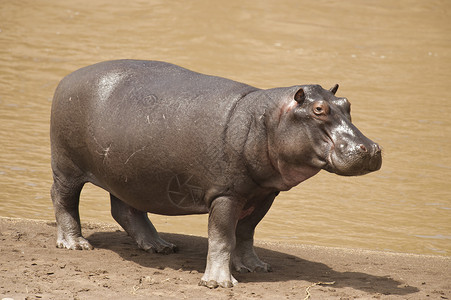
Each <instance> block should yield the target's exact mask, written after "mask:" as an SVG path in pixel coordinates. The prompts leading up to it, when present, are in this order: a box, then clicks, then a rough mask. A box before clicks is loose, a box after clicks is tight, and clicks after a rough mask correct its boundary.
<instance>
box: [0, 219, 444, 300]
mask: <svg viewBox="0 0 451 300" xmlns="http://www.w3.org/2000/svg"><path fill="white" fill-rule="evenodd" d="M55 232H56V228H55V223H54V222H48V221H37V220H25V219H11V218H2V217H0V299H3V298H6V297H8V298H13V299H16V300H17V299H126V298H127V299H158V298H161V299H304V298H306V297H307V298H308V297H310V299H355V298H358V299H451V275H450V270H451V258H450V257H442V256H424V255H411V254H400V253H387V252H377V251H367V250H356V249H341V248H328V247H317V246H306V245H289V244H285V243H284V244H282V243H267V242H257V243H256V245H257V249H256V251H257V253H258V254H259V256H260V257H261V258H262V260H264V261H267V262H268V263H270V264H271V265H272V266H273V270H274V271H273V272H271V273H264V274H261V273H249V274H234V275H235V277H236V278H237V279H238V281H239V282H240V283H239V284H238V286H236V287H234V288H232V289H222V288H220V289H216V290H210V289H207V288H205V287H199V286H198V285H197V282H198V281H199V279H200V277H201V275H202V272H203V270H204V267H205V259H206V253H207V239H206V238H203V237H197V236H188V235H179V234H172V233H162V234H161V235H162V237H163V238H164V239H166V240H168V241H171V242H173V243H175V244H176V245H178V247H179V252H178V253H176V254H171V255H158V254H150V253H146V252H144V251H142V250H140V249H138V247H137V246H136V245H135V243H134V241H133V240H132V239H131V238H130V237H129V236H127V234H126V233H125V232H124V231H123V230H122V229H121V228H120V227H119V226H114V225H109V224H100V223H87V224H84V225H83V234H84V236H85V237H87V238H88V239H89V240H90V242H91V243H92V245H93V246H94V247H95V249H94V250H93V251H69V250H64V249H57V248H55V246H54V245H55Z"/></svg>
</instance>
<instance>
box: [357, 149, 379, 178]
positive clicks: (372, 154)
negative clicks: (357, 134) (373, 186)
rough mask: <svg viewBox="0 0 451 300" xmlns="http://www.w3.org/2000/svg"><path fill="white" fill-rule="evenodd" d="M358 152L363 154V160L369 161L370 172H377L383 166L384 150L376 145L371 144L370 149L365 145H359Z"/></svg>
mask: <svg viewBox="0 0 451 300" xmlns="http://www.w3.org/2000/svg"><path fill="white" fill-rule="evenodd" d="M358 150H359V151H360V152H361V153H363V155H364V157H363V159H364V160H366V161H367V169H368V171H369V172H373V171H377V170H379V169H380V168H381V166H382V149H381V147H380V146H379V145H378V144H376V143H373V144H370V145H369V147H368V146H365V145H364V144H360V145H358Z"/></svg>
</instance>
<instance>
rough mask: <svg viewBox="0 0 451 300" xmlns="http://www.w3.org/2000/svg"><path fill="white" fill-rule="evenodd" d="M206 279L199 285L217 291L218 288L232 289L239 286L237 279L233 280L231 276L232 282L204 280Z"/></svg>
mask: <svg viewBox="0 0 451 300" xmlns="http://www.w3.org/2000/svg"><path fill="white" fill-rule="evenodd" d="M204 277H205V276H204ZM204 277H202V279H201V280H200V281H199V285H200V286H206V287H207V288H209V289H215V288H218V287H223V288H232V287H234V286H235V285H237V284H238V281H237V280H236V279H235V278H233V276H230V277H231V278H230V280H223V281H218V280H214V279H211V280H208V279H204Z"/></svg>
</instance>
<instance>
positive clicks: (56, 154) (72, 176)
mask: <svg viewBox="0 0 451 300" xmlns="http://www.w3.org/2000/svg"><path fill="white" fill-rule="evenodd" d="M337 89H338V85H335V86H334V87H332V88H331V89H329V90H327V89H323V88H322V87H321V86H320V85H296V86H290V87H278V88H271V89H259V88H256V87H253V86H250V85H247V84H244V83H239V82H236V81H233V80H229V79H225V78H221V77H217V76H209V75H204V74H201V73H197V72H193V71H190V70H187V69H185V68H182V67H179V66H176V65H174V64H170V63H166V62H160V61H141V60H117V61H107V62H101V63H98V64H94V65H91V66H87V67H84V68H81V69H79V70H77V71H75V72H73V73H71V74H69V75H67V76H66V77H65V78H64V79H63V80H62V81H61V82H60V83H59V85H58V87H57V89H56V91H55V95H54V98H53V102H52V111H51V122H50V123H51V124H50V138H51V167H52V171H53V185H52V187H51V197H52V201H53V206H54V210H55V216H56V222H57V247H59V248H68V249H92V248H93V247H92V246H91V244H90V243H89V242H88V240H86V239H85V238H84V237H83V236H82V232H81V226H80V216H79V211H78V205H79V197H80V192H81V190H82V188H83V185H84V184H85V183H87V182H90V183H92V184H94V185H96V186H98V187H100V188H102V189H104V190H106V191H108V192H109V194H110V201H111V214H112V216H113V218H114V219H115V220H116V221H117V222H118V223H119V224H120V225H121V226H122V228H123V229H124V230H125V231H126V232H127V233H128V234H129V235H130V236H131V237H132V238H133V239H134V240H135V241H136V243H137V244H138V246H139V247H140V248H142V249H144V250H146V251H151V252H158V253H171V252H174V251H176V250H177V247H176V246H175V245H174V244H172V243H170V242H167V241H165V240H163V239H162V238H161V237H160V236H159V235H158V233H157V230H156V229H155V227H154V226H153V225H152V223H151V222H150V220H149V219H148V216H147V213H148V212H150V213H154V214H163V215H187V214H206V213H208V214H209V217H208V254H207V262H206V269H205V273H204V274H203V276H202V278H201V280H200V283H199V284H200V285H204V286H207V287H210V288H216V287H218V286H222V287H232V286H234V285H235V284H237V281H236V279H235V278H234V277H233V276H232V272H234V271H240V272H254V271H262V272H268V271H271V266H270V265H269V264H268V263H265V262H263V261H261V260H260V259H259V258H258V256H257V255H256V253H255V251H254V230H255V227H256V226H257V224H258V223H259V222H260V220H262V218H263V217H264V215H265V214H266V213H267V211H268V210H269V208H270V207H271V205H272V203H273V201H274V198H275V197H276V196H277V195H278V194H279V192H280V191H288V190H289V189H291V188H292V187H294V186H296V185H298V184H299V183H301V182H303V181H305V180H306V179H308V178H310V177H312V176H314V175H315V174H317V173H318V172H319V171H320V170H326V171H328V172H332V173H336V174H339V175H345V176H352V175H363V174H366V173H369V172H372V171H376V170H378V169H379V168H380V167H381V163H382V156H381V148H380V147H379V146H378V144H376V143H375V142H373V141H371V140H370V139H368V138H367V137H365V136H364V135H363V134H362V133H361V132H360V131H359V130H358V129H357V128H356V127H355V126H354V125H353V124H352V123H351V116H350V103H349V101H348V100H347V99H346V98H344V97H337V96H336V95H335V94H336V92H337Z"/></svg>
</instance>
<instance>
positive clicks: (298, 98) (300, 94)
mask: <svg viewBox="0 0 451 300" xmlns="http://www.w3.org/2000/svg"><path fill="white" fill-rule="evenodd" d="M294 100H295V101H296V102H297V103H299V104H302V103H303V102H304V100H305V93H304V90H303V89H302V88H300V89H299V90H298V91H297V92H296V94H295V95H294Z"/></svg>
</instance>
